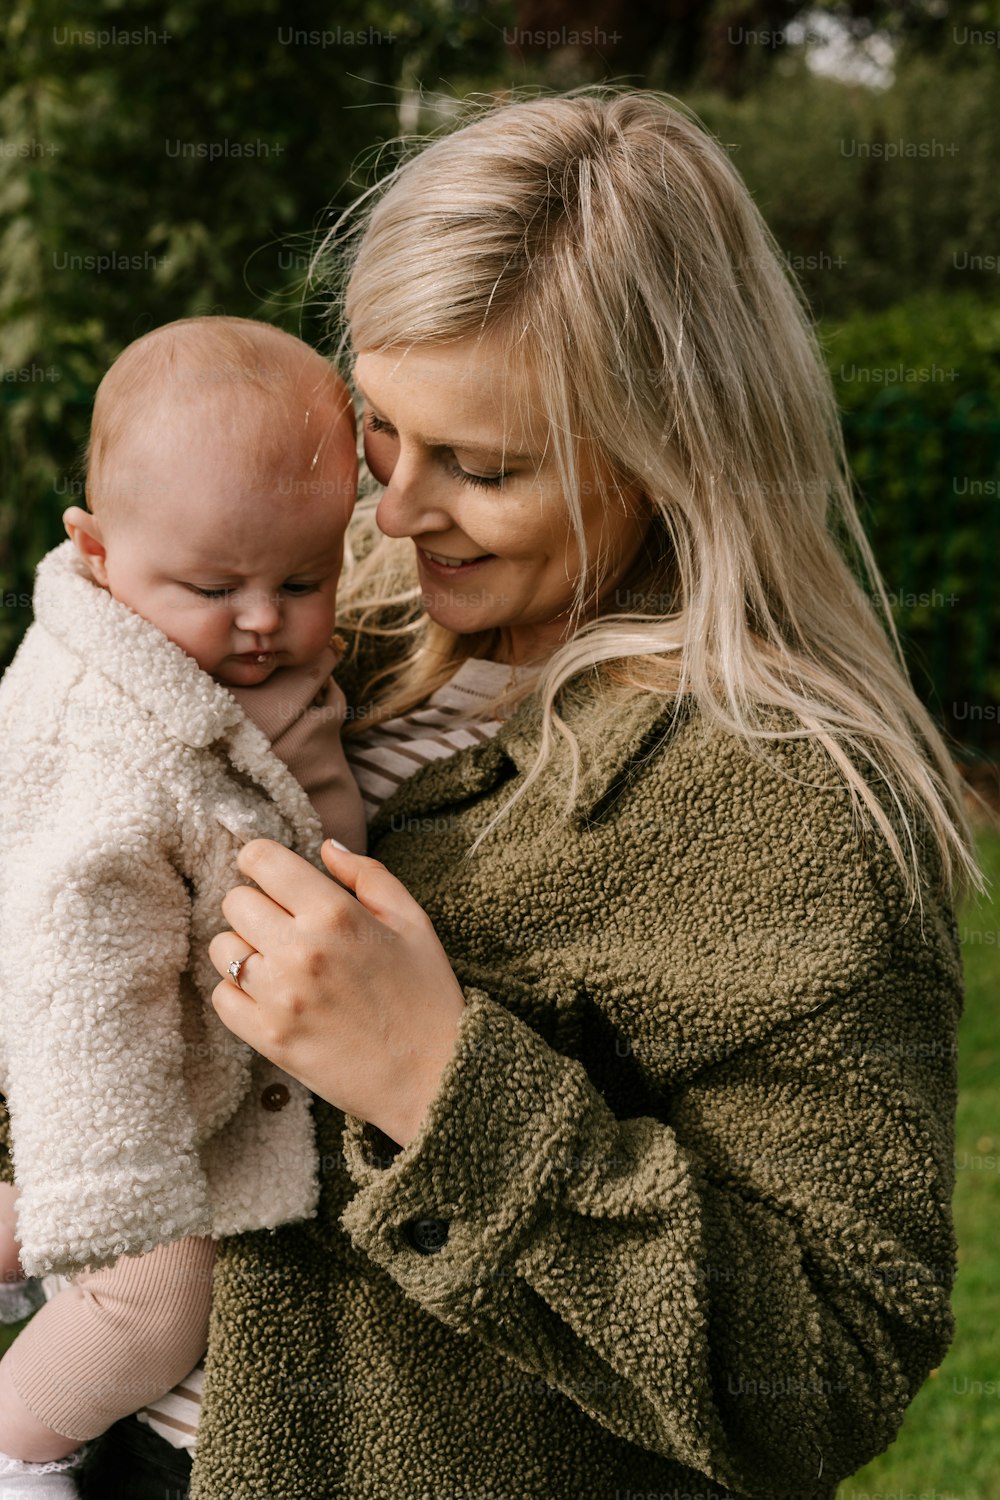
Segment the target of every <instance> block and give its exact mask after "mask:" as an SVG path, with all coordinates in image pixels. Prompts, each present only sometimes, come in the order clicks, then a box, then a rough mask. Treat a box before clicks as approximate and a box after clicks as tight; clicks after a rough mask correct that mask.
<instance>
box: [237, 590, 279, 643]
mask: <svg viewBox="0 0 1000 1500" xmlns="http://www.w3.org/2000/svg"><path fill="white" fill-rule="evenodd" d="M235 619H236V627H237V629H238V630H246V631H248V632H249V633H250V634H251V635H273V634H274V632H275V631H276V630H277V629H278V626H279V625H280V624H281V610H280V608H279V605H278V600H277V598H276V596H275V595H274V594H262V593H257V594H249V593H248V594H242V595H240V597H239V599H237V601H236V617H235Z"/></svg>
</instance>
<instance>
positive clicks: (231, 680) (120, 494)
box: [63, 317, 357, 687]
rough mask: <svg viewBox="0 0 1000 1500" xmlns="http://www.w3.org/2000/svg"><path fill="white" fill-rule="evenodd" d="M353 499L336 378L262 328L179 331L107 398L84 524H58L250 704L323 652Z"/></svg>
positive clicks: (143, 344)
mask: <svg viewBox="0 0 1000 1500" xmlns="http://www.w3.org/2000/svg"><path fill="white" fill-rule="evenodd" d="M356 494H357V456H356V438H355V423H354V412H353V408H352V405H351V400H350V396H349V394H348V391H347V388H346V386H345V385H344V383H343V381H342V380H341V379H340V377H339V376H338V375H337V374H336V373H335V371H334V370H333V369H332V368H331V367H330V365H329V364H328V363H327V362H326V360H324V359H323V358H322V357H321V356H320V355H319V354H317V353H316V351H315V350H314V349H310V348H309V347H308V345H306V344H303V343H302V342H301V341H300V340H299V339H296V338H292V336H291V335H290V334H287V333H282V332H281V331H280V330H279V329H277V328H272V327H271V326H269V325H268V324H266V323H255V322H252V321H251V320H249V319H247V318H224V317H206V318H187V319H183V320H181V321H180V322H177V323H168V324H166V326H165V327H163V328H157V329H155V330H154V331H153V332H152V333H147V334H146V335H144V337H142V338H140V339H137V340H136V342H135V343H134V344H130V345H129V346H128V348H127V349H126V350H125V351H124V352H123V353H122V354H120V355H119V357H118V359H117V360H116V361H115V363H114V364H113V365H112V366H111V368H110V370H109V371H108V372H107V374H106V375H105V377H104V379H103V380H102V381H101V384H100V386H99V388H98V391H97V397H96V400H95V402H94V417H93V423H92V426H91V437H90V447H89V452H88V457H87V505H88V509H87V510H81V509H80V508H79V507H78V506H73V507H71V508H70V509H69V510H67V511H66V513H65V515H64V516H63V521H64V523H65V526H66V530H67V532H68V533H69V535H70V536H71V537H72V539H73V542H74V544H75V545H76V547H77V549H78V551H79V552H80V555H81V556H82V558H83V560H84V562H85V563H86V565H87V568H88V569H89V571H90V574H91V576H92V578H93V579H94V582H95V583H97V584H99V585H100V586H101V587H102V588H106V589H107V590H108V591H109V592H110V593H111V594H113V595H114V597H115V598H116V599H119V600H120V601H121V602H122V603H123V604H127V605H128V606H129V608H130V609H133V610H134V611H135V612H136V614H139V615H142V617H143V618H144V619H146V620H149V621H150V622H151V623H152V624H154V625H156V626H158V628H159V629H160V630H162V631H163V633H164V635H166V636H168V637H169V639H170V640H172V641H174V642H176V644H177V645H178V646H180V647H181V648H182V649H183V650H184V651H186V652H187V653H188V655H189V656H192V657H194V659H195V661H196V662H197V663H198V665H199V666H200V667H201V668H202V669H203V670H204V671H206V672H209V673H211V675H212V676H213V677H215V678H216V680H217V681H219V682H221V683H224V684H225V685H227V686H229V687H252V686H255V685H256V684H258V683H261V682H263V681H264V680H265V679H266V678H267V677H269V676H270V675H271V673H272V672H273V671H274V670H275V669H276V668H278V667H286V666H301V665H303V664H304V663H306V662H308V661H311V660H313V659H315V658H316V657H317V656H318V655H319V654H320V652H321V651H322V649H323V646H324V645H325V644H326V642H327V641H328V640H329V637H330V634H331V632H332V630H333V628H334V617H335V607H336V591H337V579H338V576H339V573H340V568H341V563H342V561H343V546H344V532H345V529H346V527H347V523H348V520H349V519H350V515H351V510H352V508H353V505H354V501H355V496H356Z"/></svg>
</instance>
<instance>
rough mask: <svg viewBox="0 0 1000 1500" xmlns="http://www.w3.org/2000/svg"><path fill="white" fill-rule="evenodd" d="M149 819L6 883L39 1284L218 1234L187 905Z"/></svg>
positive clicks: (10, 1095)
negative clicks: (44, 1277) (189, 1047)
mask: <svg viewBox="0 0 1000 1500" xmlns="http://www.w3.org/2000/svg"><path fill="white" fill-rule="evenodd" d="M122 821H123V822H124V820H122ZM150 821H151V820H147V819H143V818H142V817H139V818H137V819H133V820H132V821H131V822H126V823H125V826H118V827H110V826H102V830H101V833H100V835H99V836H98V837H96V838H94V837H92V842H91V843H90V845H88V846H87V847H82V846H81V845H80V844H77V845H76V846H74V844H73V841H72V829H70V830H67V835H68V836H67V839H66V843H65V845H64V846H62V845H61V846H60V848H59V850H58V853H56V852H54V851H49V853H48V856H47V852H46V850H45V849H44V848H39V847H36V848H35V849H34V850H33V851H32V858H30V859H25V860H24V865H25V868H24V869H23V871H22V872H20V878H19V879H17V880H11V881H10V882H9V885H8V900H7V902H6V911H5V913H4V918H5V921H4V925H5V929H6V932H5V940H6V943H7V945H8V950H7V960H8V961H7V964H6V967H7V972H8V977H9V980H10V982H11V986H12V988H11V993H10V994H9V995H8V1003H7V1006H6V1009H7V1018H6V1023H5V1043H6V1063H7V1076H6V1096H7V1104H8V1107H9V1111H10V1118H9V1129H10V1133H11V1136H12V1141H13V1164H14V1172H15V1177H16V1180H17V1183H18V1186H19V1189H20V1200H19V1205H18V1236H19V1239H20V1241H21V1244H22V1254H21V1259H22V1264H23V1265H24V1269H25V1271H26V1272H27V1273H28V1274H29V1275H41V1274H45V1273H47V1272H52V1271H60V1272H72V1271H73V1270H75V1269H78V1268H79V1267H81V1266H85V1265H90V1266H99V1265H103V1264H106V1263H108V1262H110V1261H112V1260H114V1259H116V1258H117V1257H118V1256H119V1255H123V1254H128V1255H137V1254H142V1253H144V1252H146V1251H148V1250H151V1249H152V1248H153V1247H154V1246H155V1245H157V1244H160V1243H163V1242H166V1241H170V1240H174V1239H178V1238H180V1237H181V1236H183V1235H189V1234H204V1233H206V1232H208V1229H209V1205H208V1190H207V1184H206V1181H205V1176H204V1172H203V1170H202V1167H201V1165H200V1162H199V1157H198V1153H197V1150H196V1144H195V1143H196V1129H195V1121H194V1119H193V1116H192V1112H191V1109H190V1106H189V1103H188V1099H187V1091H186V1089H185V1081H184V1072H185V1069H184V1061H185V1058H184V1049H185V1041H184V1033H183V1027H182V1017H181V999H180V982H181V975H182V974H183V972H184V971H185V969H186V968H187V966H188V961H189V941H190V940H189V928H190V898H189V894H188V890H187V887H186V885H185V883H184V880H183V878H182V876H181V875H180V874H179V872H178V871H177V870H176V869H175V868H174V867H173V865H172V864H171V862H170V860H169V858H168V857H167V856H166V855H165V854H164V852H163V851H162V850H161V849H160V848H158V847H157V844H156V840H155V838H154V837H153V835H152V833H151V831H150Z"/></svg>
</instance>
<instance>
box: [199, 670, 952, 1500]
mask: <svg viewBox="0 0 1000 1500" xmlns="http://www.w3.org/2000/svg"><path fill="white" fill-rule="evenodd" d="M337 675H338V678H339V680H340V682H341V684H342V685H343V686H344V690H345V692H346V694H347V698H348V702H353V703H354V704H355V707H356V708H357V709H358V710H359V711H360V712H362V713H363V712H364V705H363V704H358V701H357V692H358V683H359V680H360V677H359V675H358V674H357V673H355V676H354V679H353V680H352V676H351V671H350V668H349V664H346V663H345V665H344V666H343V667H342V668H341V669H340V670H338V673H337ZM561 704H562V712H563V714H564V717H565V718H566V720H567V722H568V723H570V724H571V726H572V727H573V729H574V730H575V731H576V733H577V735H578V736H579V738H580V742H581V746H582V751H583V756H584V769H583V774H582V777H581V779H580V781H579V785H578V787H577V789H576V795H575V800H574V804H573V808H572V811H571V812H567V811H566V806H565V799H566V794H567V782H566V779H565V763H564V762H558V763H557V765H556V766H555V767H554V769H553V771H552V773H551V774H548V775H547V776H546V777H545V778H544V780H543V781H542V782H540V783H536V785H535V787H534V788H533V789H531V791H530V792H529V794H528V795H527V796H526V797H525V798H524V800H523V801H522V802H521V803H520V804H519V805H518V806H517V807H516V808H515V810H514V811H513V813H512V814H511V816H510V818H509V820H508V821H507V822H505V823H504V824H503V825H502V828H501V830H500V831H499V832H497V833H496V834H494V835H493V836H491V837H490V838H489V839H488V840H487V841H486V842H485V843H484V844H483V845H482V846H481V848H480V850H479V851H478V853H477V854H476V855H475V856H473V857H472V858H471V859H470V860H465V859H463V854H464V851H465V850H466V849H467V848H468V845H469V844H470V842H471V841H472V839H473V837H474V836H475V834H476V833H477V832H478V831H479V830H480V829H481V828H482V827H483V825H484V823H485V821H486V820H487V819H488V817H489V816H490V815H491V814H492V813H493V812H495V811H496V809H497V808H498V806H499V805H500V804H501V802H502V801H503V800H505V799H506V798H507V797H508V796H509V794H510V792H511V791H512V790H513V789H514V788H515V787H516V786H517V785H518V781H519V778H520V777H521V775H522V773H523V772H524V771H525V769H526V768H527V767H528V766H529V765H530V764H531V761H532V759H533V748H534V746H535V745H536V743H537V737H538V730H539V719H538V706H537V702H536V700H535V699H529V700H528V701H527V703H525V704H524V705H523V706H522V707H521V708H520V709H519V710H518V711H517V712H516V713H515V714H514V715H513V716H512V717H511V718H510V719H509V720H508V721H507V723H506V724H505V725H504V726H503V727H502V728H501V730H500V732H499V733H498V734H497V735H496V737H495V738H494V739H493V740H491V741H488V742H486V743H483V744H480V745H476V746H473V747H471V748H469V749H466V750H461V751H459V752H458V753H457V754H455V755H454V756H452V757H450V758H449V759H446V760H444V761H442V762H439V763H436V764H432V765H430V766H428V767H425V768H423V769H422V770H419V771H418V772H417V773H416V774H415V775H414V776H412V777H411V778H410V779H409V780H408V781H407V782H406V783H404V784H403V786H402V787H400V789H399V790H398V791H397V792H396V793H395V794H394V796H393V797H392V798H391V799H390V801H388V802H387V803H385V804H384V805H383V807H382V808H381V809H380V812H379V814H378V816H377V819H376V822H375V823H374V825H373V828H372V831H371V839H370V850H371V852H372V853H373V854H374V855H375V856H376V857H377V858H378V859H380V860H382V861H383V862H384V863H385V864H386V865H387V866H388V867H389V869H391V870H393V871H394V872H395V873H396V874H397V875H398V876H399V877H400V879H401V880H402V881H403V882H404V883H405V884H406V886H407V887H408V888H409V890H410V891H411V892H412V893H413V895H414V896H415V897H416V899H417V900H418V901H419V902H420V903H421V904H422V905H423V906H424V908H425V909H426V910H427V912H428V913H429V915H430V917H431V919H432V921H433V923H434V925H435V928H436V929H437V932H438V934H439V936H440V938H441V940H442V942H443V944H444V946H445V948H446V950H447V952H448V954H449V956H450V958H451V961H452V963H453V965H454V968H455V971H456V973H457V975H458V977H459V979H460V981H461V983H462V986H463V989H464V992H465V996H466V1000H467V1007H466V1010H465V1012H464V1014H463V1017H462V1021H461V1024H460V1028H459V1035H458V1041H457V1044H456V1047H455V1051H454V1054H453V1056H452V1058H451V1059H450V1061H449V1063H448V1065H447V1067H446V1070H445V1073H444V1075H443V1077H442V1080H441V1084H440V1087H439V1090H438V1093H437V1095H436V1097H435V1099H434V1100H433V1102H432V1104H431V1105H430V1107H429V1109H428V1112H427V1114H426V1115H425V1118H424V1120H423V1122H422V1125H421V1128H420V1130H419V1132H418V1134H417V1136H416V1137H415V1138H414V1139H413V1140H412V1141H411V1142H410V1143H409V1145H408V1146H407V1147H406V1148H405V1149H403V1150H397V1151H396V1152H395V1154H393V1151H392V1149H391V1143H389V1142H387V1141H386V1140H385V1138H384V1137H380V1136H379V1134H378V1132H376V1131H374V1130H372V1129H371V1127H369V1126H365V1125H363V1124H362V1122H361V1121H359V1120H357V1119H354V1118H351V1117H349V1118H347V1119H346V1120H345V1117H344V1115H343V1114H342V1113H340V1112H339V1111H337V1110H335V1109H333V1108H331V1107H329V1106H328V1105H326V1104H323V1103H321V1102H317V1103H316V1105H315V1113H316V1117H317V1122H318V1125H319V1143H320V1155H321V1167H322V1183H323V1192H322V1199H321V1206H320V1211H319V1215H318V1217H317V1218H316V1219H314V1220H311V1221H308V1222H305V1223H300V1224H295V1225H288V1226H284V1227H282V1228H280V1229H278V1230H276V1231H260V1232H257V1233H253V1234H248V1235H244V1236H241V1237H239V1238H236V1239H232V1240H229V1241H226V1242H224V1244H223V1246H222V1251H221V1254H220V1257H219V1261H218V1265H217V1270H216V1282H215V1301H214V1311H213V1321H212V1330H211V1340H210V1350H209V1361H208V1373H207V1380H206V1397H205V1407H204V1416H203V1424H202V1427H201V1429H200V1434H199V1447H198V1452H197V1455H196V1458H195V1465H194V1472H193V1480H192V1497H193V1500H250V1497H253V1500H298V1497H301V1500H322V1497H327V1496H329V1497H334V1496H337V1497H340V1496H343V1497H351V1500H362V1497H372V1500H375V1497H377V1500H458V1497H462V1500H474V1497H475V1500H486V1497H490V1500H643V1497H647V1496H656V1497H658V1500H664V1497H669V1500H684V1497H699V1500H716V1497H722V1496H729V1495H737V1496H750V1497H775V1500H777V1497H788V1500H792V1497H794V1500H810V1497H815V1500H820V1497H831V1496H833V1494H834V1491H835V1488H836V1484H837V1481H838V1480H840V1479H841V1478H843V1477H844V1476H846V1475H848V1474H850V1473H851V1472H853V1471H854V1470H855V1469H856V1468H857V1467H859V1466H860V1465H861V1464H862V1463H863V1462H864V1461H866V1460H867V1459H868V1458H870V1457H871V1456H872V1455H873V1454H875V1453H877V1452H878V1451H879V1450H881V1449H882V1448H883V1447H885V1446H886V1445H887V1444H888V1443H889V1442H890V1441H891V1440H892V1438H893V1436H894V1434H895V1432H896V1431H897V1428H898V1426H899V1423H900V1420H901V1417H902V1414H903V1411H904V1408H905V1407H906V1405H907V1403H908V1402H909V1401H910V1399H911V1398H912V1396H913V1395H914V1393H915V1391H916V1390H917V1388H918V1387H919V1386H920V1384H921V1382H922V1381H923V1380H924V1378H925V1377H926V1375H927V1374H928V1372H929V1371H930V1370H931V1369H932V1368H933V1367H934V1366H935V1365H936V1364H937V1363H938V1362H939V1361H940V1359H941V1357H942V1355H943V1354H944V1352H945V1350H946V1348H947V1347H948V1343H949V1339H950V1336H951V1331H952V1322H951V1315H950V1310H949V1295H950V1288H951V1283H952V1279H953V1273H954V1263H955V1246H954V1240H953V1232H952V1224H951V1218H950V1208H949V1201H950V1195H951V1189H952V1178H953V1160H954V1159H953V1136H952V1130H953V1112H954V1099H955V1032H956V1023H957V1020H958V1017H959V1013H960V1010H961V1003H962V975H961V963H960V956H959V948H958V938H957V931H956V926H955V920H954V915H953V910H952V906H951V903H950V901H949V899H948V898H947V896H946V895H944V894H943V893H942V890H941V888H940V883H939V873H938V864H937V860H936V858H935V857H934V856H933V855H932V853H931V852H930V851H929V850H928V851H925V855H924V871H925V880H924V888H923V893H922V910H921V907H919V906H915V907H913V908H912V909H910V905H909V902H908V901H907V899H906V897H905V895H904V893H903V889H902V886H901V882H900V878H899V876H898V873H897V871H896V868H895V866H894V865H893V863H892V861H891V859H890V857H889V855H888V853H887V852H886V849H885V847H884V845H883V844H882V842H881V840H879V839H877V838H875V837H874V836H872V835H870V834H869V835H866V836H861V835H860V834H859V833H858V831H857V829H856V828H855V827H854V823H853V820H852V817H851V812H850V808H849V803H848V799H847V796H846V793H845V791H844V789H843V785H842V782H841V781H840V778H839V776H838V775H837V774H836V773H835V772H834V770H833V769H832V767H831V765H830V763H829V761H828V759H827V758H826V756H825V755H824V753H822V751H821V750H820V748H819V747H818V746H817V745H816V743H815V742H814V741H812V740H809V739H799V740H796V741H785V742H781V743H775V742H772V743H771V744H770V745H769V746H768V747H767V748H766V751H765V752H764V753H763V754H762V755H757V754H752V753H750V752H749V751H748V750H747V749H746V748H745V747H744V746H743V745H741V744H740V743H739V742H737V741H736V740H735V739H733V738H732V737H729V736H727V735H726V734H724V733H722V732H720V731H718V730H716V729H709V728H706V726H705V724H704V722H703V720H702V719H701V717H700V716H699V714H698V713H697V712H696V711H695V710H694V709H693V708H692V707H691V706H690V704H689V703H688V702H687V701H686V700H685V701H683V702H682V704H681V707H680V710H679V712H677V713H676V714H672V712H671V704H670V703H669V702H668V701H667V700H666V699H663V698H658V697H656V696H652V695H643V694H636V693H628V692H626V691H625V690H624V689H617V690H616V689H612V688H609V687H607V686H604V687H598V686H597V685H596V683H595V682H590V683H583V682H580V680H578V681H577V683H575V684H574V685H573V686H572V687H571V689H570V690H569V691H567V692H565V693H564V695H563V697H562V700H561ZM403 977H404V979H405V976H403Z"/></svg>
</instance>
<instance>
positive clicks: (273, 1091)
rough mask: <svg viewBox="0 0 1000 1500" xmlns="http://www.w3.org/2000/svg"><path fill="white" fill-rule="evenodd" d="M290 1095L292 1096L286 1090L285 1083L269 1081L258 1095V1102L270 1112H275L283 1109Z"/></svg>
mask: <svg viewBox="0 0 1000 1500" xmlns="http://www.w3.org/2000/svg"><path fill="white" fill-rule="evenodd" d="M291 1097H292V1096H291V1094H290V1093H289V1092H288V1089H287V1087H286V1086H285V1084H283V1083H269V1084H268V1086H267V1088H266V1089H265V1090H264V1092H263V1093H262V1094H261V1096H260V1102H261V1104H263V1106H264V1108H265V1109H269V1110H270V1111H271V1113H272V1114H277V1112H278V1110H279V1109H284V1107H285V1105H286V1104H287V1103H288V1101H289V1099H290V1098H291Z"/></svg>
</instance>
